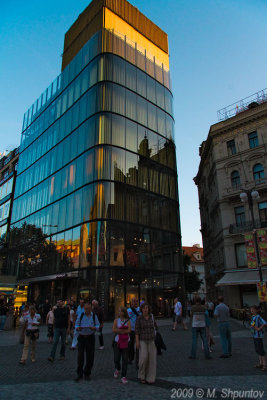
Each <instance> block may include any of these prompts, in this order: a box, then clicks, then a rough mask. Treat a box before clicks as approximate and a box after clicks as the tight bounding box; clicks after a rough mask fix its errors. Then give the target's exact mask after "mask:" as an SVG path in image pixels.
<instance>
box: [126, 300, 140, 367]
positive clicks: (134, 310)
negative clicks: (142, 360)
mask: <svg viewBox="0 0 267 400" xmlns="http://www.w3.org/2000/svg"><path fill="white" fill-rule="evenodd" d="M127 312H128V315H129V318H130V322H131V333H130V342H129V364H131V363H132V362H133V360H134V353H135V350H134V343H135V323H136V319H137V317H139V315H141V311H140V307H138V299H137V298H136V297H134V298H133V299H132V300H131V307H129V308H128V310H127ZM138 355H139V353H138V350H136V357H135V362H136V367H137V366H138Z"/></svg>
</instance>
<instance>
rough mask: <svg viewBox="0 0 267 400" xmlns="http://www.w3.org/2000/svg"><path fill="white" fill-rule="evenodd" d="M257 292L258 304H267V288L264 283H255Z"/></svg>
mask: <svg viewBox="0 0 267 400" xmlns="http://www.w3.org/2000/svg"><path fill="white" fill-rule="evenodd" d="M257 291H258V297H259V302H260V303H267V288H266V282H258V283H257Z"/></svg>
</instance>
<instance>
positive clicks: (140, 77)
mask: <svg viewBox="0 0 267 400" xmlns="http://www.w3.org/2000/svg"><path fill="white" fill-rule="evenodd" d="M136 79H137V93H138V94H140V95H141V96H143V97H146V74H145V73H144V72H142V71H140V70H139V69H137V77H136Z"/></svg>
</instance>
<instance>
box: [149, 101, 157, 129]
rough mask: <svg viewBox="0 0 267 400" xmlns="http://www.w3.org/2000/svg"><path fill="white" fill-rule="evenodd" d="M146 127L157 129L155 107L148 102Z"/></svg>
mask: <svg viewBox="0 0 267 400" xmlns="http://www.w3.org/2000/svg"><path fill="white" fill-rule="evenodd" d="M147 105H148V127H149V128H150V129H153V131H157V130H158V124H157V108H156V106H153V104H150V103H148V104H147Z"/></svg>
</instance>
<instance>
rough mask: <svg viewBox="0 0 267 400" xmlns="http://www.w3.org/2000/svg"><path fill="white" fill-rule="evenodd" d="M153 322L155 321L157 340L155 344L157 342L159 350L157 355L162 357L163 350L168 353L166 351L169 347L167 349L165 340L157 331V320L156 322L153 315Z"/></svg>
mask: <svg viewBox="0 0 267 400" xmlns="http://www.w3.org/2000/svg"><path fill="white" fill-rule="evenodd" d="M152 321H153V325H154V330H155V339H154V342H155V346H156V348H157V354H158V355H161V354H162V352H161V349H163V350H165V351H166V350H167V347H166V345H165V343H164V341H163V338H162V336H161V334H160V333H159V331H158V330H157V329H156V326H155V320H154V316H153V314H152Z"/></svg>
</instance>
